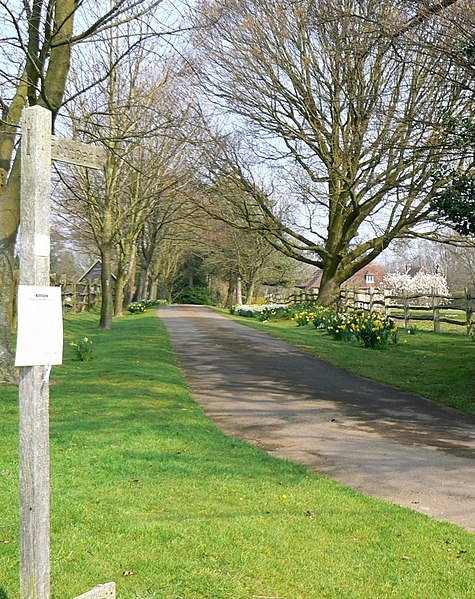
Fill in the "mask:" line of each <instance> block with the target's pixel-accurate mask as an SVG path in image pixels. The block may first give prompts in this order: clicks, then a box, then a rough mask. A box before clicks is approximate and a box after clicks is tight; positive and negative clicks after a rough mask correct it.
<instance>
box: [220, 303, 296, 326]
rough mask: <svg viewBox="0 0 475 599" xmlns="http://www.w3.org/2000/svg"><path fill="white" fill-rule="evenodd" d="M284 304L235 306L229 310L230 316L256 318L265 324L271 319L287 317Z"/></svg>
mask: <svg viewBox="0 0 475 599" xmlns="http://www.w3.org/2000/svg"><path fill="white" fill-rule="evenodd" d="M287 308H288V306H287V305H286V304H263V305H262V306H255V305H246V304H237V305H235V306H232V308H231V309H230V312H231V314H235V315H236V316H245V317H246V318H257V319H259V320H260V321H261V322H266V321H267V320H270V319H271V318H276V317H277V318H283V317H286V315H287Z"/></svg>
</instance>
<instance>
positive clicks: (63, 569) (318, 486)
mask: <svg viewBox="0 0 475 599" xmlns="http://www.w3.org/2000/svg"><path fill="white" fill-rule="evenodd" d="M96 326H97V322H96V320H95V318H94V317H92V316H88V315H86V316H77V317H68V318H67V322H66V329H67V334H68V339H69V340H71V339H75V338H80V337H83V336H88V337H90V338H92V340H93V348H94V359H93V361H91V362H88V363H81V362H75V361H73V359H72V357H73V354H72V350H71V348H69V347H67V348H66V352H65V363H64V365H63V366H61V367H55V368H54V370H53V374H52V386H51V457H52V589H53V590H52V597H53V599H68V598H72V597H75V596H76V595H79V594H80V593H83V592H85V591H86V590H88V589H89V588H91V587H92V586H94V585H95V584H98V583H99V582H106V581H109V580H115V581H116V582H117V585H118V597H119V598H120V599H128V598H130V599H132V598H157V599H179V598H181V599H185V598H186V599H201V598H213V599H226V598H233V599H252V598H257V597H279V598H281V599H298V598H302V599H314V598H315V599H320V598H337V599H340V598H362V599H372V598H374V599H376V598H377V599H381V598H386V597H397V598H398V599H413V598H414V597H417V598H418V599H423V598H427V599H433V598H434V597H444V598H447V599H448V598H453V599H462V598H465V597H466V598H469V597H473V596H475V578H474V576H473V574H474V566H475V537H474V536H473V535H471V534H470V533H468V532H466V531H464V530H462V529H460V528H458V527H456V526H453V525H450V524H445V523H439V522H436V521H433V520H431V519H429V518H427V517H425V516H423V515H421V514H418V513H415V512H412V511H411V510H408V509H405V508H400V507H396V506H391V505H389V504H387V503H385V502H383V501H378V500H376V499H372V498H367V497H364V496H362V495H360V494H358V493H356V492H354V491H352V490H350V489H347V488H344V487H342V486H340V485H338V484H336V483H334V482H332V481H330V480H328V479H326V478H324V477H320V476H318V475H315V474H309V473H308V472H307V471H306V470H305V469H304V468H302V467H300V466H296V465H294V464H292V463H290V462H286V461H283V460H278V459H274V458H271V457H270V456H267V455H266V454H264V453H262V452H261V451H259V450H258V449H255V448H253V447H251V446H249V445H247V444H245V443H242V442H239V441H236V440H234V439H232V438H228V437H226V436H225V435H223V434H222V433H221V432H220V431H219V430H218V429H217V428H216V427H215V426H214V425H212V424H211V423H210V422H209V421H208V420H207V419H206V417H205V416H204V414H203V412H202V411H201V409H200V408H199V407H198V406H197V404H196V403H194V402H193V401H192V399H191V398H190V395H189V392H188V389H187V386H186V383H185V381H184V380H183V377H182V375H181V372H180V369H179V367H178V366H177V363H176V360H175V357H174V354H173V352H172V349H171V346H170V343H169V341H168V338H167V336H166V334H165V331H164V329H163V327H162V325H161V323H160V321H159V320H158V319H157V318H156V317H155V316H154V315H153V314H152V313H146V314H144V315H136V316H126V317H124V318H121V319H119V320H117V321H116V322H114V328H113V330H112V331H98V330H97V329H96ZM360 351H361V350H360ZM363 353H364V354H366V352H363ZM0 393H1V400H0V418H1V422H2V443H1V444H0V514H1V516H0V598H1V599H17V597H18V596H19V590H18V553H19V548H18V547H19V540H18V484H17V478H18V458H17V454H18V430H17V426H18V420H17V416H18V414H17V390H16V389H14V388H13V387H4V388H2V389H1V391H0Z"/></svg>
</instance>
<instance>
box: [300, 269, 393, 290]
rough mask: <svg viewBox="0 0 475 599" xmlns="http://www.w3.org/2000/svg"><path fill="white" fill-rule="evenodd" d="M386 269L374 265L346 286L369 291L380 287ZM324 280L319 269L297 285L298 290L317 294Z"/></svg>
mask: <svg viewBox="0 0 475 599" xmlns="http://www.w3.org/2000/svg"><path fill="white" fill-rule="evenodd" d="M385 274H386V269H385V268H384V267H383V266H381V265H380V264H376V263H372V264H369V265H368V266H365V267H364V268H362V269H361V270H360V271H358V272H357V273H356V274H354V275H353V276H352V277H351V278H350V279H348V281H346V282H345V284H344V285H345V286H347V287H354V288H356V289H368V288H371V287H374V288H376V287H379V286H380V284H381V283H382V281H383V279H384V276H385ZM321 279H322V270H321V269H320V268H319V269H317V270H316V271H315V272H314V273H313V275H312V276H311V277H309V278H308V279H306V280H305V281H302V282H301V283H299V284H298V285H296V287H297V289H302V291H305V293H317V292H318V289H319V287H320V281H321Z"/></svg>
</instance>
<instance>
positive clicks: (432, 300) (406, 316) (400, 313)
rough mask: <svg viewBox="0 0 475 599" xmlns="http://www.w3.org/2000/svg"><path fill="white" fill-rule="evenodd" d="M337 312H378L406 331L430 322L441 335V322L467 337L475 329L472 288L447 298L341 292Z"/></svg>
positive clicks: (293, 299)
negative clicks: (456, 327)
mask: <svg viewBox="0 0 475 599" xmlns="http://www.w3.org/2000/svg"><path fill="white" fill-rule="evenodd" d="M284 301H285V302H286V303H299V302H306V301H307V302H308V301H310V302H315V303H316V302H317V294H316V293H311V292H301V293H294V294H292V295H290V296H289V297H287V298H286V300H284ZM339 309H340V310H341V311H342V312H348V311H349V310H366V311H368V312H375V311H378V312H381V313H382V314H384V315H385V316H390V317H391V318H394V319H395V320H400V321H404V327H405V328H409V327H411V326H412V323H414V322H417V321H430V322H432V323H433V329H434V331H435V332H440V325H441V323H446V324H450V325H455V326H463V327H465V328H466V330H467V334H470V333H473V332H474V330H475V318H474V312H475V289H470V288H468V287H467V288H465V289H464V290H463V291H459V292H454V293H452V294H451V295H450V296H447V295H441V294H438V293H436V292H435V291H432V292H431V293H402V294H396V293H394V291H389V290H379V289H374V288H369V289H355V288H350V287H345V288H342V289H341V290H340V300H339Z"/></svg>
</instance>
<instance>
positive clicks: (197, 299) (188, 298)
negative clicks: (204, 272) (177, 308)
mask: <svg viewBox="0 0 475 599" xmlns="http://www.w3.org/2000/svg"><path fill="white" fill-rule="evenodd" d="M177 302H178V303H179V304H204V305H206V306H216V304H217V300H216V296H215V294H214V293H213V291H212V290H211V289H209V288H208V287H190V288H189V289H185V290H184V291H182V292H181V293H180V295H179V297H178V299H177Z"/></svg>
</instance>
